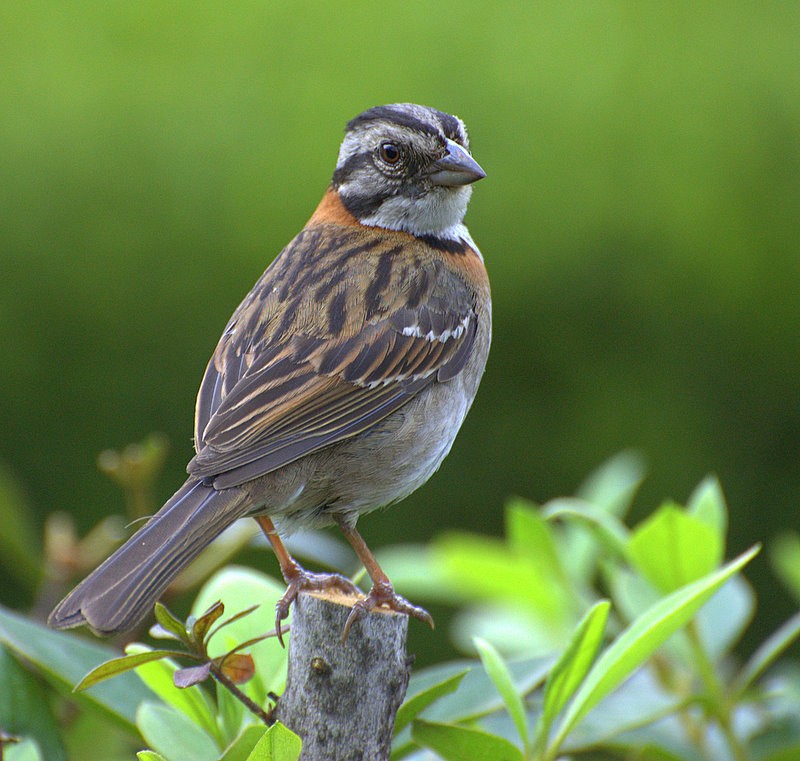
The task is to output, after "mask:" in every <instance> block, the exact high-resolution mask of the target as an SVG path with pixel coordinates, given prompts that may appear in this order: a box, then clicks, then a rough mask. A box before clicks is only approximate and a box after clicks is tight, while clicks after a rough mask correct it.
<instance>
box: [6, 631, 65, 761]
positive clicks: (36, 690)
mask: <svg viewBox="0 0 800 761" xmlns="http://www.w3.org/2000/svg"><path fill="white" fill-rule="evenodd" d="M50 705H51V701H50V700H49V696H48V695H47V692H46V691H45V689H44V687H43V686H42V684H41V682H40V681H39V680H38V679H37V678H36V677H34V676H33V674H30V673H29V672H28V671H26V670H25V669H24V668H23V667H22V666H21V665H20V664H19V663H18V662H17V661H16V659H15V658H14V657H13V656H12V655H11V653H10V652H9V651H8V649H7V648H5V647H2V646H0V734H2V732H3V731H5V732H8V733H10V734H12V735H17V736H20V737H25V736H28V737H33V738H36V743H37V745H38V747H39V748H41V751H42V753H43V754H44V755H45V757H46V758H47V759H48V761H66V758H67V754H66V752H65V751H64V745H63V742H62V739H61V731H60V729H59V726H58V723H57V722H56V720H55V718H54V717H53V713H52V710H51V708H50ZM37 752H38V751H37Z"/></svg>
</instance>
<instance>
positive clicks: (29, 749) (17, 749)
mask: <svg viewBox="0 0 800 761" xmlns="http://www.w3.org/2000/svg"><path fill="white" fill-rule="evenodd" d="M2 757H3V759H5V761H45V757H44V756H43V755H42V752H41V750H40V749H39V746H38V744H37V743H36V741H35V740H34V739H33V738H31V737H25V738H23V739H22V740H20V742H18V743H14V744H13V745H7V746H5V747H4V748H3V756H2ZM47 761H51V759H50V758H49V757H47Z"/></svg>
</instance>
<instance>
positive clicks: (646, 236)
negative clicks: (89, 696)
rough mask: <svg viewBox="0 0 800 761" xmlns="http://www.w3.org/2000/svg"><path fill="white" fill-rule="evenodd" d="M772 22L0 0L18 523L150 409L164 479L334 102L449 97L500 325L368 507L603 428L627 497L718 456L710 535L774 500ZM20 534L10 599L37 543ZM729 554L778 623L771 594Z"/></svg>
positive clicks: (410, 8) (779, 442)
mask: <svg viewBox="0 0 800 761" xmlns="http://www.w3.org/2000/svg"><path fill="white" fill-rule="evenodd" d="M798 39H800V6H798V5H797V4H796V3H769V4H753V3H742V2H736V1H735V2H730V3H724V4H705V5H698V4H696V3H689V2H684V1H683V0H679V1H678V2H671V3H651V2H644V3H629V2H619V1H617V2H611V1H609V0H600V1H599V2H593V3H581V2H555V1H554V0H547V1H545V2H536V3H533V2H522V1H517V2H511V1H509V2H498V3H481V2H474V1H470V0H467V1H466V2H459V3H439V4H435V5H431V4H429V3H424V2H422V1H421V0H411V1H410V2H406V3H402V4H395V5H393V6H391V7H390V8H389V7H385V6H376V5H371V4H366V3H357V2H339V3H321V2H310V3H297V2H290V3H274V2H263V1H261V2H236V3H228V4H224V5H221V4H217V3H188V2H174V3H169V4H164V3H159V2H152V1H148V2H137V3H106V2H100V1H99V0H76V1H75V2H70V3H65V4H58V5H53V4H51V3H45V2H41V0H34V1H33V2H28V3H22V4H20V3H16V4H15V3H6V4H4V5H3V7H2V8H0V43H1V44H0V72H2V74H0V97H2V101H3V109H2V112H3V113H2V116H1V117H0V141H1V142H2V145H3V150H2V151H0V266H2V272H3V285H2V287H0V319H1V320H2V324H3V328H4V334H5V340H4V341H3V344H2V349H0V359H1V360H2V366H3V388H4V393H3V394H2V396H1V397H0V420H2V421H3V425H4V436H3V437H2V443H0V461H2V462H3V463H4V464H5V466H7V468H8V469H9V472H11V473H12V474H13V476H14V477H15V478H16V481H17V482H18V483H20V484H22V485H23V487H24V489H25V496H24V499H25V501H26V503H27V504H29V505H30V510H29V513H28V514H27V515H26V518H25V521H26V522H29V523H30V524H31V526H30V528H25V527H23V526H19V527H18V528H15V529H14V531H17V530H19V532H20V535H21V537H23V538H24V542H23V540H22V539H21V540H20V544H19V546H18V548H19V549H20V550H22V548H23V547H24V548H26V549H25V550H24V551H25V552H27V553H29V554H28V555H27V557H28V558H37V560H36V561H35V563H37V564H38V557H39V554H38V552H39V551H38V550H37V547H36V541H35V540H34V539H32V538H31V537H35V536H37V535H38V534H39V533H40V531H38V530H36V529H40V528H41V525H42V524H43V522H44V518H45V515H47V514H48V513H50V512H51V511H53V510H62V511H66V512H68V513H70V514H71V515H74V516H75V519H76V520H77V522H78V529H79V533H80V534H83V533H85V532H86V530H88V529H89V527H90V526H93V525H95V523H96V522H97V521H98V519H99V518H100V517H101V516H104V515H106V514H108V513H109V512H118V509H117V506H118V504H119V499H118V495H117V493H116V492H115V491H114V486H113V485H112V484H111V483H110V482H108V481H107V480H106V479H104V478H103V477H102V476H101V475H100V474H98V472H97V470H96V467H95V458H96V454H97V453H98V452H101V451H103V450H106V449H107V448H109V447H112V448H119V447H121V446H123V445H124V444H126V443H127V442H129V441H136V440H141V439H142V438H143V437H144V436H145V435H146V434H148V433H149V432H150V431H153V430H160V431H164V433H165V434H166V435H167V437H168V439H169V440H170V441H171V444H172V446H171V450H170V453H169V455H168V460H167V465H166V471H165V474H164V477H163V479H162V481H161V483H160V484H159V486H158V489H157V490H156V492H157V493H156V494H155V496H156V497H157V498H158V501H161V500H162V499H165V498H166V497H167V496H169V494H170V493H171V491H172V489H173V488H174V487H176V486H177V485H178V484H179V483H180V482H181V480H182V470H183V466H184V463H185V462H186V461H187V460H188V459H189V457H190V454H191V452H190V448H191V447H190V441H191V423H192V410H193V401H194V394H195V392H196V388H197V385H198V384H199V380H200V377H201V375H202V371H203V367H204V365H205V362H206V361H207V358H208V356H209V355H210V353H211V350H212V349H213V347H214V345H215V343H216V340H217V338H218V335H219V333H220V332H221V329H222V327H223V326H224V324H225V322H226V320H227V318H228V316H229V315H230V313H231V311H232V310H233V308H234V307H235V306H236V305H237V304H238V302H239V300H240V299H241V298H242V296H243V295H244V294H245V293H246V292H247V291H248V289H249V288H250V286H251V284H252V283H253V282H254V281H255V280H256V278H257V277H258V276H259V274H260V273H261V272H262V270H263V269H264V267H265V266H266V265H267V264H268V262H269V261H270V260H271V259H272V258H273V257H274V256H275V255H276V254H277V252H278V251H279V250H280V248H281V247H282V246H283V245H284V244H285V243H286V242H287V241H288V240H290V238H291V237H292V236H293V235H294V234H295V233H296V232H297V230H298V229H299V228H300V226H301V225H302V223H303V222H304V220H305V219H307V217H308V216H309V215H310V213H311V212H312V211H313V208H314V206H315V204H316V202H317V200H318V199H319V197H320V196H321V194H322V191H323V190H324V188H325V185H326V183H327V180H328V178H329V176H330V173H331V171H332V168H333V164H334V160H335V155H336V151H337V147H338V143H339V139H340V137H341V134H342V129H343V126H344V123H345V122H346V121H347V120H348V119H349V118H351V117H352V116H354V115H355V114H357V113H358V112H360V111H361V110H363V109H364V108H366V107H369V106H372V105H375V104H379V103H386V102H393V101H402V100H411V101H417V102H422V103H427V104H430V105H435V106H437V107H439V108H442V109H445V110H451V111H453V112H455V113H458V114H459V115H460V116H462V117H463V118H464V119H465V120H466V122H467V124H468V126H469V127H470V132H471V137H472V141H473V147H474V151H475V155H476V157H477V158H478V159H479V160H480V162H481V164H482V165H483V166H484V167H485V168H486V170H487V172H488V175H489V176H488V178H487V179H486V180H485V181H484V182H481V183H480V184H479V185H478V186H477V187H476V192H475V195H474V198H473V202H472V204H471V207H470V211H469V214H468V222H469V225H470V229H471V231H472V233H473V235H474V237H475V239H476V240H477V241H478V243H479V245H480V246H481V248H482V250H483V252H484V254H485V257H486V261H487V264H488V267H489V269H490V273H491V276H492V283H493V292H494V303H495V339H494V345H493V353H492V357H491V360H490V365H489V368H488V371H487V375H486V378H485V381H484V384H483V387H482V388H481V392H480V394H479V396H478V399H477V402H476V404H475V407H474V410H473V412H472V413H471V415H470V418H469V420H468V421H467V423H466V425H465V428H464V431H463V433H462V435H461V436H460V438H459V440H458V442H457V443H456V445H455V447H454V450H453V452H452V454H451V456H450V457H449V458H448V460H447V462H446V463H445V465H444V467H443V468H442V471H441V473H440V474H439V475H437V476H436V477H435V478H434V479H432V481H431V483H430V484H429V485H427V486H426V487H425V488H424V489H421V490H420V491H419V492H418V493H417V494H415V495H414V496H412V497H411V498H409V499H408V500H406V502H405V504H404V505H403V506H402V507H398V508H393V509H392V510H391V511H387V512H386V513H383V514H380V515H377V516H372V517H370V518H369V519H367V520H365V521H364V522H363V530H364V532H365V534H366V536H367V537H368V539H369V541H370V543H371V544H373V545H376V546H379V545H380V544H382V543H386V541H388V538H389V537H396V536H398V534H399V533H402V534H403V536H404V537H405V538H407V539H408V540H409V541H422V540H424V539H429V538H430V526H431V525H432V518H434V517H435V522H436V525H437V526H443V527H448V526H449V527H461V528H464V529H470V530H481V531H488V532H492V533H495V534H497V533H499V532H500V526H501V511H500V505H501V503H502V501H503V499H504V498H505V495H507V494H509V493H518V494H527V495H531V496H533V497H543V496H545V495H549V494H553V493H569V492H571V491H572V490H573V488H574V485H575V484H576V483H577V482H578V481H579V479H580V477H581V475H582V474H583V473H584V472H586V471H587V470H588V469H589V468H590V467H591V466H592V465H593V464H594V463H596V462H598V461H599V460H601V459H603V458H604V457H606V456H608V454H610V453H611V452H615V451H618V450H620V449H622V448H626V447H634V448H636V449H638V450H640V451H641V452H643V453H644V454H645V456H646V457H647V459H648V461H649V462H650V464H651V476H650V478H649V480H648V482H647V484H646V485H645V487H644V491H643V493H642V497H641V498H642V504H648V503H652V502H655V501H658V500H660V499H661V498H663V497H667V496H671V495H674V494H675V493H677V494H683V493H686V492H688V490H689V488H690V487H691V485H692V484H693V483H695V482H696V481H697V480H698V479H699V478H700V477H701V476H702V475H703V474H704V473H706V472H708V471H716V472H717V473H718V474H719V476H720V478H721V479H722V480H723V482H724V483H725V484H726V487H727V490H728V495H729V497H730V499H731V503H732V504H733V505H735V510H736V515H735V521H734V522H733V526H734V533H733V535H732V536H731V545H732V547H731V549H732V551H734V552H736V551H740V550H741V549H743V548H744V547H746V546H748V545H749V544H751V543H752V542H753V541H755V540H758V539H762V540H763V539H769V538H770V537H771V536H772V535H773V534H775V533H777V531H778V529H779V528H780V529H782V528H785V527H787V526H789V527H794V528H797V525H798V521H797V494H798V493H800V469H798V467H797V463H798V458H799V456H800V395H799V394H798V381H797V379H798V377H800V351H798V341H797V334H798V330H797V325H798V314H800V289H798V288H797V282H798V280H799V279H800V256H799V255H798V254H799V253H800V243H798V240H800V239H799V238H798V235H797V220H798V219H800V141H798V134H800V79H799V78H798V76H797V72H798V71H800V46H799V45H798V44H797V40H798ZM3 483H5V477H4V478H3ZM4 495H5V491H3V494H2V495H0V502H2V500H3V499H4V498H5V497H4ZM0 514H4V508H3V506H2V505H0ZM5 525H8V524H5ZM19 557H20V555H19V553H18V552H17V553H16V554H13V555H10V554H8V553H4V554H3V560H2V561H0V562H1V563H2V568H0V588H2V590H3V593H2V598H3V601H4V602H6V603H10V604H13V605H25V604H27V603H28V602H29V601H30V599H31V595H32V589H33V586H34V585H33V584H32V583H31V579H32V578H33V575H35V573H36V572H35V569H33V568H32V567H31V568H28V570H26V571H25V572H24V574H23V573H22V572H21V569H22V568H23V567H26V564H27V565H28V566H30V565H31V564H30V563H28V561H27V560H25V559H23V560H22V561H20V560H19ZM753 573H754V576H753V578H754V579H755V582H756V588H757V590H758V592H759V595H760V598H761V599H762V601H763V603H762V611H761V613H762V617H761V619H760V620H761V622H762V623H761V624H760V625H762V626H763V627H764V630H767V629H768V628H774V627H775V626H776V625H777V623H778V622H779V621H780V620H782V619H783V618H785V617H786V613H787V610H788V604H789V603H788V599H789V598H788V597H787V596H786V595H784V593H783V592H778V591H776V587H775V585H774V583H773V581H772V577H771V576H769V575H768V574H769V571H768V568H767V564H766V563H765V562H764V561H763V560H762V559H758V560H757V561H756V562H755V563H754V569H753ZM23 575H24V576H25V577H26V578H25V580H24V583H18V582H19V581H20V580H21V577H22V576H23ZM10 582H13V583H10ZM414 636H415V637H416V636H417V635H416V634H414ZM436 636H441V635H436ZM428 640H430V636H429V635H428V633H427V632H426V633H425V636H424V637H423V638H421V639H417V640H414V641H413V645H414V647H417V645H418V644H419V646H420V647H422V643H423V642H427V641H428ZM754 643H755V640H754V642H753V644H754Z"/></svg>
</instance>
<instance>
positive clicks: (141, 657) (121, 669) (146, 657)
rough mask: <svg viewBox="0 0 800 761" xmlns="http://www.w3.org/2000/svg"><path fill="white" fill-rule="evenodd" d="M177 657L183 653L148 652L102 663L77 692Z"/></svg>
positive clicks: (76, 686) (79, 684) (87, 676)
mask: <svg viewBox="0 0 800 761" xmlns="http://www.w3.org/2000/svg"><path fill="white" fill-rule="evenodd" d="M176 655H181V653H179V652H176V651H175V650H147V651H146V652H138V653H135V654H133V655H123V656H121V657H119V658H112V659H111V660H110V661H106V662H105V663H101V664H100V665H99V666H97V667H95V668H93V669H92V670H91V671H90V672H89V673H88V674H86V676H84V677H83V679H81V681H80V682H78V684H76V685H75V692H80V691H81V690H86V689H88V688H89V687H92V686H93V685H95V684H97V683H98V682H103V681H105V680H106V679H110V678H111V677H114V676H118V675H119V674H124V673H125V672H126V671H132V670H133V669H135V668H137V667H138V666H141V665H143V664H145V663H151V662H152V661H160V660H161V659H162V658H169V657H171V656H176Z"/></svg>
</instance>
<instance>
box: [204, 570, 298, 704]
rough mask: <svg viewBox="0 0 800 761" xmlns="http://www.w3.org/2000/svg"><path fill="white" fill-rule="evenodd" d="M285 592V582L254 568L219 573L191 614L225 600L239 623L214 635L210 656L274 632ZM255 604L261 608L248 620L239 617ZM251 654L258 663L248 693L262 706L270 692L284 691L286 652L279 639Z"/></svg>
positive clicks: (229, 611)
mask: <svg viewBox="0 0 800 761" xmlns="http://www.w3.org/2000/svg"><path fill="white" fill-rule="evenodd" d="M285 591H286V587H285V585H284V584H283V582H278V581H276V580H275V579H272V578H271V577H269V576H266V575H265V574H263V573H259V572H258V571H254V570H253V569H251V568H243V567H239V566H227V567H226V568H223V569H222V570H221V571H219V572H218V573H216V574H215V575H214V576H213V577H212V578H211V579H209V581H208V582H207V583H206V584H205V585H204V586H203V588H202V589H201V590H200V592H199V593H198V595H197V598H196V599H195V601H194V604H193V605H192V612H194V613H195V614H196V615H198V614H202V613H203V612H204V611H206V610H207V609H208V608H209V607H211V605H212V604H213V603H215V602H216V601H218V600H222V601H223V602H224V603H225V611H226V613H227V614H229V615H230V616H231V617H233V618H236V620H234V621H231V623H230V624H226V625H225V627H224V628H221V627H220V628H219V629H218V631H216V632H215V633H214V637H213V639H211V640H210V641H209V642H208V652H209V655H211V656H212V657H218V656H220V655H225V654H226V653H227V652H229V651H230V650H232V649H233V648H234V647H236V646H237V645H239V644H240V643H242V642H245V641H247V640H249V639H252V638H253V637H257V636H261V635H263V634H264V633H266V632H268V631H270V630H271V629H274V628H275V604H276V603H277V601H278V599H279V598H280V597H281V595H283V593H284V592H285ZM255 602H257V603H259V607H258V608H256V609H255V610H253V611H252V613H250V614H249V615H247V616H245V617H238V616H239V614H241V613H243V612H244V611H248V610H249V609H251V608H252V607H253V604H254V603H255ZM290 636H291V635H290ZM251 655H252V656H253V660H254V661H255V664H256V675H255V677H254V678H253V679H252V680H251V681H250V682H248V684H247V685H246V686H245V692H247V694H248V695H249V696H250V697H251V698H253V700H255V701H256V702H257V703H259V704H260V705H263V704H264V703H265V702H266V700H267V693H268V692H276V693H279V694H280V693H281V692H283V687H284V684H285V683H286V666H287V651H286V650H285V649H284V648H282V647H281V646H280V643H279V642H278V641H277V639H275V638H270V639H267V640H265V641H263V642H260V643H259V644H258V645H256V646H254V647H253V649H252V651H251Z"/></svg>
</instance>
